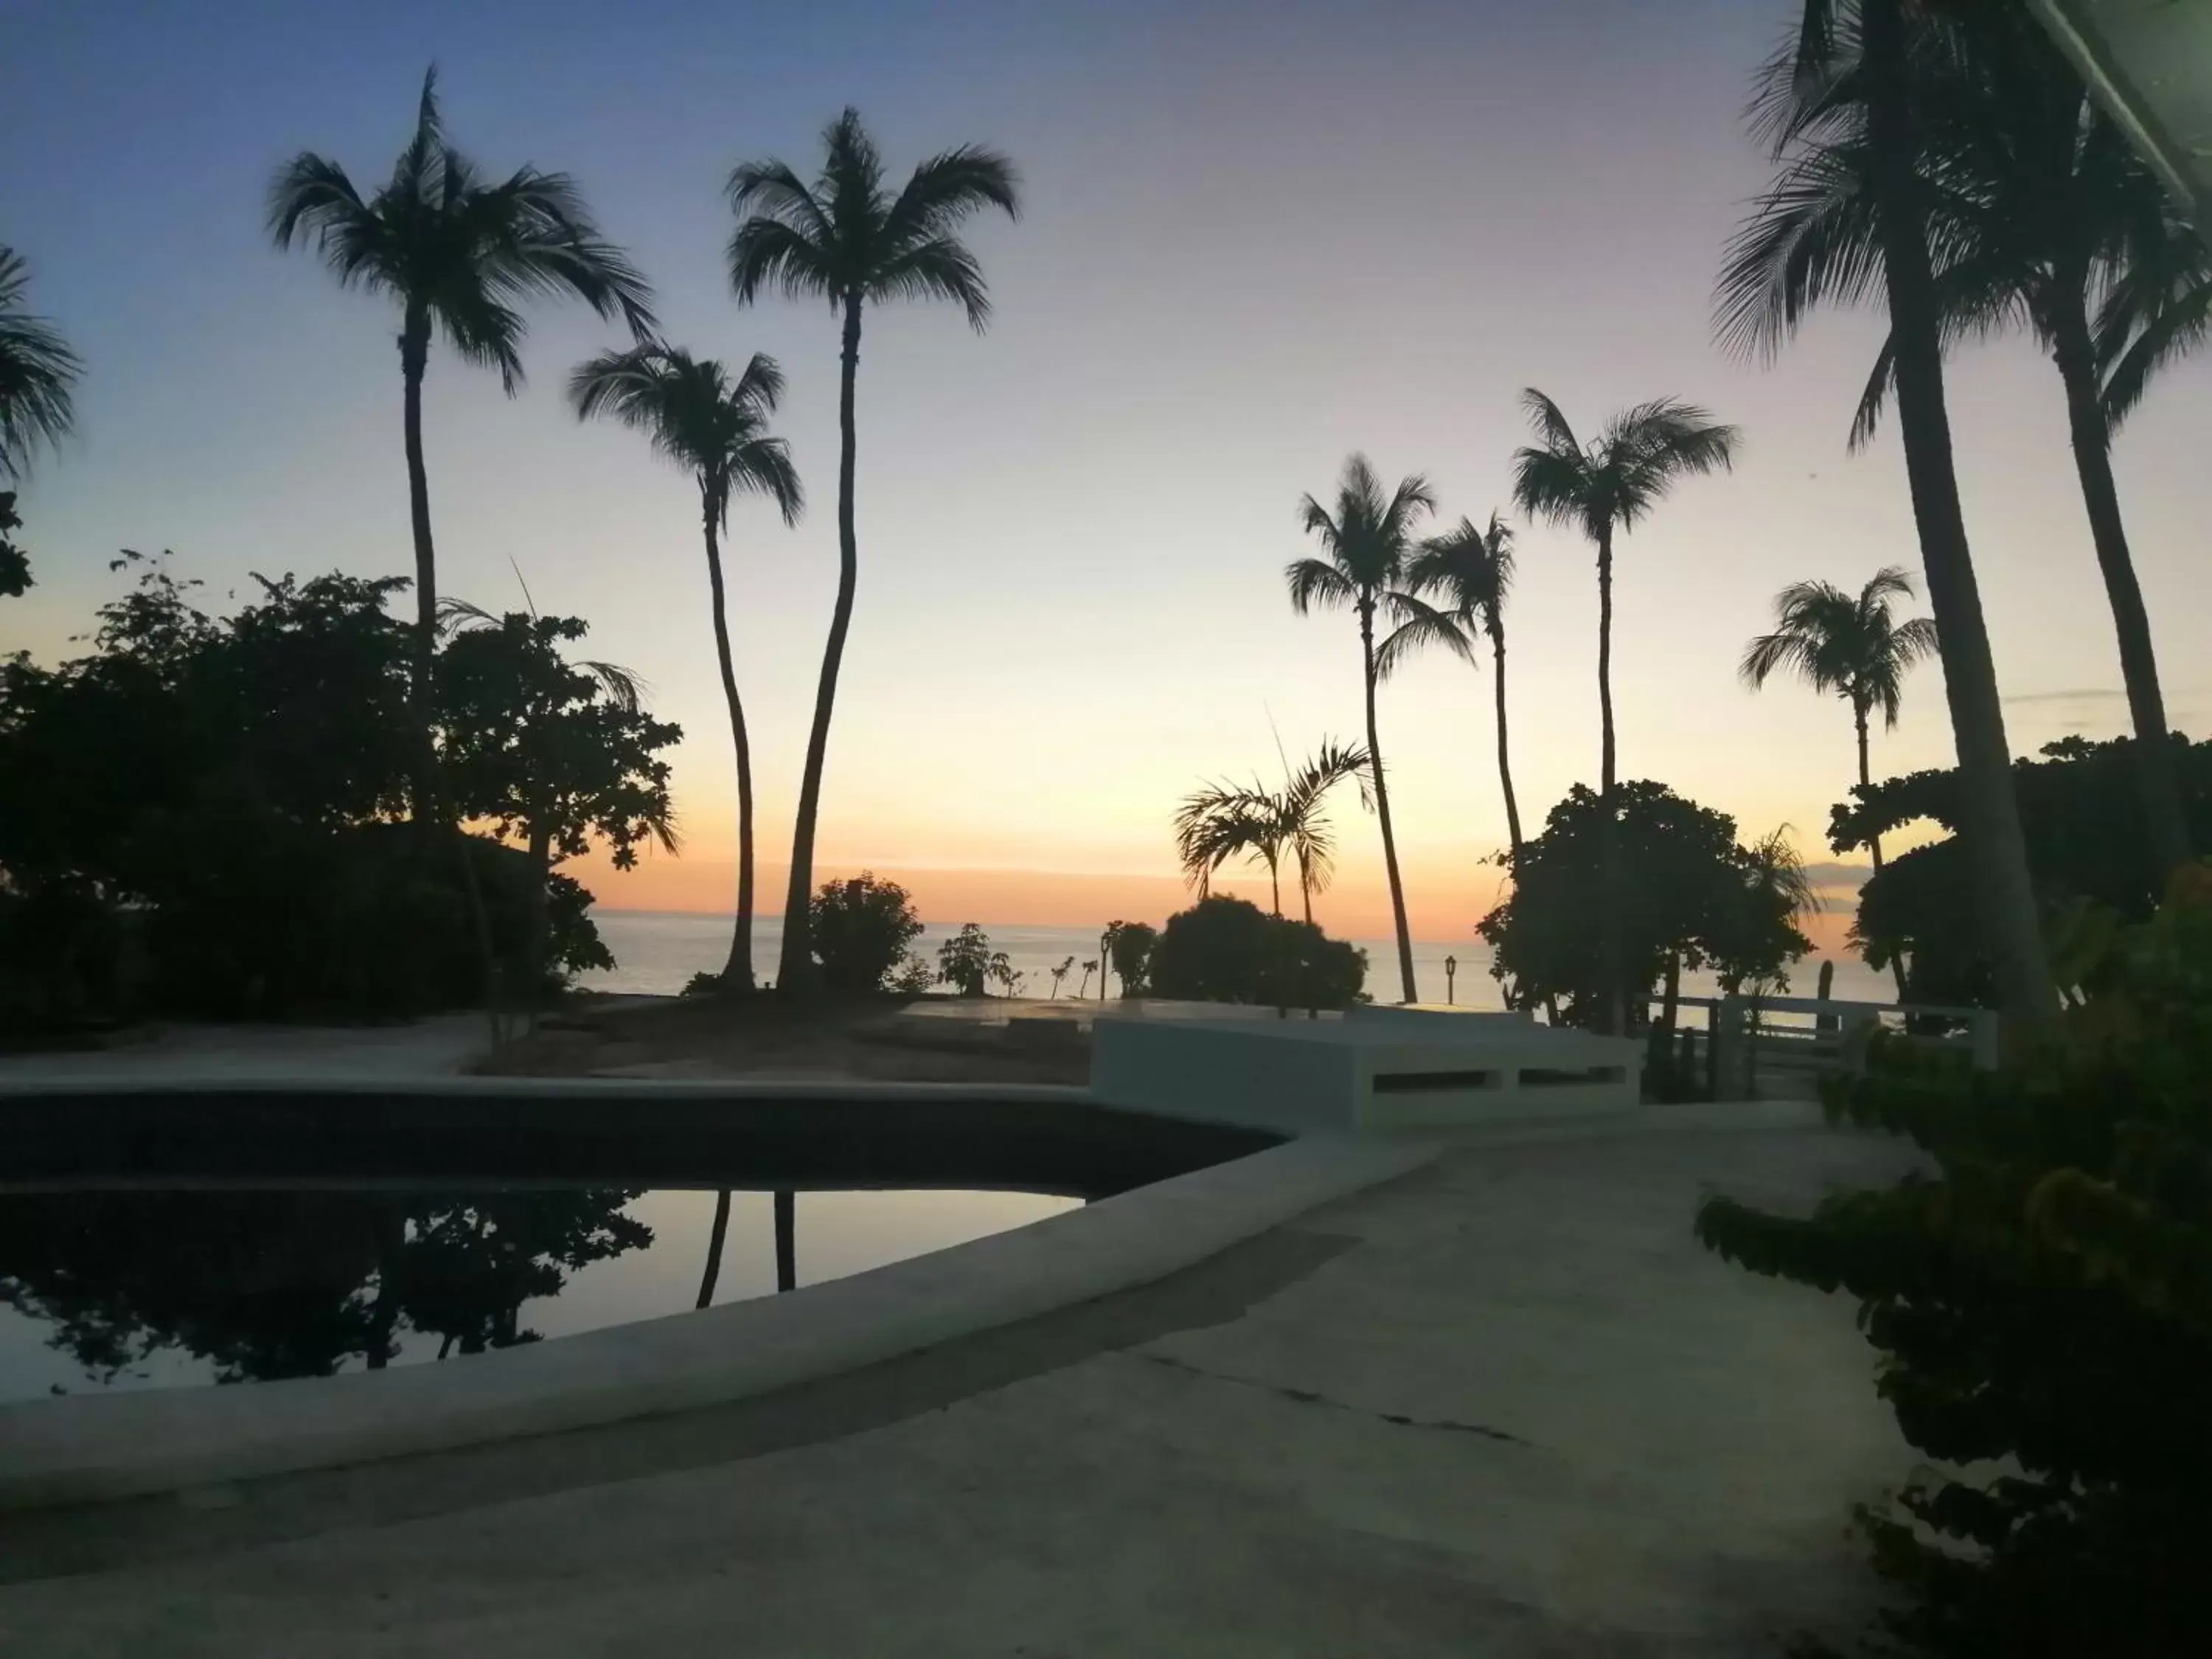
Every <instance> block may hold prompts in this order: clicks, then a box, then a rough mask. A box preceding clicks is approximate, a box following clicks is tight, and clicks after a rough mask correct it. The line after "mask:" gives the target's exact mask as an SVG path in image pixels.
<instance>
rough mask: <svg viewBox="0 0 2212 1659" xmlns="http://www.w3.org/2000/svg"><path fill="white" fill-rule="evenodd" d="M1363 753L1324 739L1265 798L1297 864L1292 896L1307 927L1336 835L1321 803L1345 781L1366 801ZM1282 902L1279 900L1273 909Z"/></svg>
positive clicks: (1329, 868) (1368, 802) (1276, 828)
mask: <svg viewBox="0 0 2212 1659" xmlns="http://www.w3.org/2000/svg"><path fill="white" fill-rule="evenodd" d="M1369 769H1370V762H1369V757H1368V753H1367V751H1366V750H1364V749H1362V748H1359V747H1358V745H1356V744H1351V745H1347V744H1340V743H1337V742H1335V741H1334V739H1331V738H1322V745H1321V747H1320V748H1319V749H1317V750H1315V751H1314V753H1313V755H1312V756H1311V757H1310V758H1309V759H1308V760H1307V762H1306V763H1305V764H1304V765H1303V766H1301V767H1300V768H1298V769H1297V771H1295V772H1293V773H1291V775H1290V776H1289V777H1288V778H1287V779H1285V781H1284V783H1283V788H1282V793H1279V794H1277V795H1273V796H1270V797H1269V798H1268V803H1267V804H1268V805H1269V807H1270V809H1271V812H1270V816H1271V817H1272V818H1273V827H1274V831H1275V834H1276V836H1277V838H1278V841H1279V844H1280V845H1281V846H1282V847H1284V848H1286V849H1287V850H1288V851H1289V853H1290V855H1291V858H1293V859H1294V860H1297V866H1298V899H1299V902H1300V903H1301V904H1302V905H1303V907H1304V912H1305V920H1306V926H1307V927H1312V926H1313V896H1314V895H1315V894H1316V893H1319V892H1323V891H1325V890H1327V889H1328V881H1329V876H1330V874H1331V872H1332V870H1333V867H1334V862H1335V856H1336V835H1335V832H1334V830H1333V829H1331V828H1330V827H1329V822H1328V818H1327V817H1325V816H1324V815H1323V813H1322V807H1323V805H1325V804H1326V803H1327V801H1328V793H1329V791H1331V790H1332V789H1334V788H1335V787H1336V786H1337V785H1338V784H1340V783H1343V782H1346V781H1357V782H1358V785H1359V799H1360V804H1361V805H1372V804H1373V803H1372V800H1371V799H1370V796H1369V794H1368V793H1367V777H1368V772H1369ZM1282 909H1283V907H1282V905H1281V903H1280V902H1278V903H1277V904H1276V906H1275V914H1276V915H1281V914H1282Z"/></svg>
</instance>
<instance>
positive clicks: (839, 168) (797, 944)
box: [729, 109, 1020, 992]
mask: <svg viewBox="0 0 2212 1659" xmlns="http://www.w3.org/2000/svg"><path fill="white" fill-rule="evenodd" d="M822 143H823V163H822V171H821V173H819V175H818V176H817V178H816V179H815V182H814V183H813V184H812V185H807V184H806V183H805V181H804V180H803V179H800V178H799V175H798V174H797V173H794V172H793V170H792V169H791V167H789V166H788V165H787V164H786V163H784V162H782V161H775V160H769V161H746V162H743V163H740V164H739V165H738V167H737V168H736V169H735V170H734V171H733V172H732V173H731V174H730V183H729V197H730V206H731V208H732V210H734V211H735V212H736V214H737V216H738V227H737V229H736V231H735V232H734V233H733V234H732V235H731V237H730V247H729V264H730V285H731V287H732V289H733V290H734V291H735V293H736V295H737V298H738V304H740V305H750V304H751V303H752V301H753V300H754V299H755V298H756V297H757V295H759V294H760V292H761V290H762V289H775V288H780V289H782V290H783V291H784V293H786V294H787V295H790V296H791V297H792V298H793V299H799V298H810V297H811V298H820V299H823V300H827V301H829V305H830V307H831V308H832V309H833V310H834V311H835V312H836V313H838V315H839V317H840V319H841V326H842V350H841V354H840V357H839V363H840V376H839V382H838V396H837V428H838V433H839V435H840V450H839V454H838V461H837V602H836V608H835V609H834V610H833V611H831V613H830V621H829V643H828V645H827V646H826V647H825V648H824V649H823V654H822V678H821V683H820V684H819V686H818V687H817V690H816V694H815V700H814V723H813V726H812V728H811V731H810V732H809V733H808V736H807V742H806V765H805V772H804V773H803V774H802V775H801V777H800V781H799V814H798V825H797V828H796V830H795V831H794V833H793V837H792V851H791V896H790V899H789V901H788V902H787V903H786V905H785V906H784V930H783V959H782V962H781V965H780V966H779V967H778V969H777V971H776V982H777V984H778V985H779V986H780V987H782V988H783V989H785V990H787V991H792V992H803V991H805V989H807V988H808V986H809V982H810V981H811V978H812V969H813V960H812V957H811V955H810V954H809V949H808V941H807V935H806V923H805V917H806V913H807V911H806V891H807V888H808V886H809V885H810V884H811V883H812V881H813V879H814V831H815V822H816V819H817V816H818V814H819V812H820V810H821V802H822V768H823V759H824V757H825V756H826V755H827V753H828V750H829V716H830V710H831V708H832V705H833V704H834V703H835V702H836V696H837V671H838V668H839V665H841V664H842V662H843V660H844V655H845V635H846V633H847V630H848V629H850V627H851V626H852V620H853V589H854V581H855V579H856V577H857V575H858V573H859V568H860V553H859V548H858V544H857V542H856V540H855V537H854V527H853V478H854V459H855V458H854V448H855V438H854V382H855V380H856V378H857V377H858V375H859V373H860V314H861V311H862V308H863V307H866V306H867V305H870V304H875V305H882V304H884V303H886V302H888V301H894V300H950V301H952V302H953V303H955V304H956V305H957V306H959V307H961V309H962V310H963V311H964V312H966V313H967V314H968V321H969V324H970V325H972V326H973V327H974V328H975V330H976V331H978V332H979V333H980V332H981V331H982V329H983V328H984V326H985V325H987V323H988V322H989V320H990V316H991V302H990V295H989V293H988V291H987V289H986V287H985V285H984V282H983V269H982V266H981V264H978V263H977V261H976V258H975V255H974V254H973V253H972V252H969V249H968V247H967V246H966V244H964V243H963V242H962V241H961V240H960V239H959V238H958V236H957V235H956V234H954V233H955V232H956V231H957V229H958V228H959V227H960V225H961V224H962V223H963V222H964V221H966V220H968V219H969V218H972V217H973V216H975V215H976V214H978V213H980V212H982V211H983V210H986V209H987V208H998V209H1000V210H1001V211H1003V212H1004V213H1005V214H1006V216H1007V217H1008V218H1014V217H1016V216H1018V214H1019V212H1020V199H1019V195H1018V186H1017V185H1016V181H1015V177H1014V169H1013V167H1012V163H1011V162H1009V161H1007V160H1006V157H1005V156H1003V155H1000V154H999V153H998V152H997V151H995V150H993V149H986V148H984V147H982V146H980V145H975V144H963V145H962V146H961V147H960V148H958V149H950V150H946V151H945V152H944V153H943V154H941V155H933V156H932V157H931V158H930V159H929V160H927V161H924V162H922V163H921V166H919V167H916V168H915V170H914V173H913V174H912V175H911V176H910V177H909V178H908V180H907V182H906V184H905V185H904V187H903V188H902V189H901V190H900V191H899V192H898V194H897V195H896V196H892V195H890V194H889V193H888V192H887V191H885V189H884V177H883V172H884V168H883V156H882V154H881V152H879V151H878V149H877V148H876V144H875V141H874V140H873V139H872V138H871V137H869V136H868V133H867V131H866V129H865V128H864V127H862V126H861V125H860V112H859V111H857V110H854V109H848V110H846V111H845V112H843V113H842V115H840V116H839V117H838V118H836V120H835V121H832V122H831V123H830V124H829V126H828V128H826V129H825V130H824V131H823V135H822ZM794 917H796V918H798V919H799V925H798V926H796V927H794V926H793V918H794Z"/></svg>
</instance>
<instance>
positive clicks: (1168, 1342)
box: [0, 1127, 1911, 1659]
mask: <svg viewBox="0 0 2212 1659" xmlns="http://www.w3.org/2000/svg"><path fill="white" fill-rule="evenodd" d="M1899 1161H1900V1160H1899V1151H1898V1149H1897V1148H1896V1146H1894V1145H1893V1144H1891V1143H1887V1142H1882V1141H1875V1140H1869V1139H1862V1138H1857V1137H1847V1136H1844V1135H1840V1134H1837V1133H1832V1132H1829V1131H1826V1130H1820V1129H1814V1128H1805V1127H1794V1128H1775V1127H1769V1128H1760V1129H1736V1130H1729V1131H1714V1130H1692V1129H1669V1130H1665V1131H1662V1132H1659V1133H1626V1132H1612V1133H1604V1134H1599V1135H1595V1136H1591V1137H1585V1138H1579V1139H1559V1140H1555V1141H1552V1142H1547V1143H1543V1144H1535V1145H1493V1146H1468V1147H1466V1148H1464V1149H1462V1150H1461V1151H1458V1152H1454V1153H1452V1154H1450V1155H1449V1157H1448V1158H1446V1159H1445V1160H1444V1161H1443V1162H1442V1163H1441V1164H1437V1165H1435V1166H1433V1167H1431V1168H1430V1169H1428V1170H1423V1171H1421V1172H1419V1173H1417V1174H1415V1175H1413V1176H1407V1177H1406V1178H1405V1179H1403V1180H1401V1181H1400V1182H1395V1183H1393V1184H1391V1185H1389V1186H1387V1187H1383V1188H1376V1189H1373V1190H1371V1191H1370V1192H1367V1193H1364V1194H1358V1195H1357V1196H1355V1197H1353V1198H1351V1199H1347V1200H1342V1201H1340V1202H1338V1203H1335V1204H1333V1205H1330V1206H1325V1207H1323V1208H1322V1209H1320V1210H1316V1211H1314V1212H1310V1213H1309V1214H1307V1215H1306V1216H1304V1217H1302V1218H1299V1219H1298V1220H1297V1221H1296V1222H1294V1223H1292V1224H1291V1225H1287V1226H1284V1227H1280V1228H1278V1229H1275V1230H1274V1231H1271V1232H1268V1233H1266V1234H1263V1235H1261V1236H1260V1237H1257V1238H1255V1239H1254V1240H1252V1241H1250V1242H1249V1243H1246V1244H1243V1245H1240V1246H1237V1247H1236V1248H1235V1249H1231V1250H1230V1251H1228V1252H1226V1253H1225V1254H1224V1255H1219V1256H1217V1257H1215V1258H1213V1259H1212V1260H1211V1261H1208V1262H1206V1263H1203V1264H1200V1266H1198V1267H1194V1268H1192V1269H1190V1270H1188V1271H1186V1272H1185V1273H1180V1274H1177V1275H1176V1276H1175V1277H1174V1278H1171V1279H1166V1280H1164V1281H1162V1282H1160V1283H1158V1284H1157V1285H1151V1286H1148V1287H1145V1288H1142V1289H1139V1290H1134V1291H1127V1292H1124V1293H1122V1294H1121V1295H1118V1296H1115V1297H1107V1298H1104V1299H1103V1300H1101V1301H1098V1302H1094V1303H1090V1304H1085V1305H1083V1306H1080V1307H1076V1308H1071V1309H1067V1310H1062V1311H1061V1312H1060V1313H1057V1314H1054V1315H1050V1316H1047V1317H1045V1318H1042V1319H1039V1320H1035V1321H1030V1322H1026V1323H1024V1324H1021V1325H1017V1326H1013V1327H1009V1328H1004V1329H1001V1330H999V1331H994V1332H987V1333H984V1334H980V1335H977V1336H975V1337H971V1338H967V1339H963V1340H961V1341H958V1342H954V1343H950V1344H947V1345H945V1346H943V1347H940V1348H938V1349H934V1350H932V1351H930V1352H926V1353H923V1354H919V1355H914V1356H909V1357H908V1358H902V1359H898V1360H893V1361H890V1362H888V1363H886V1364H881V1365H878V1366H874V1367H871V1368H869V1369H868V1370H863V1371H860V1372H855V1373H854V1374H852V1375H850V1376H846V1377H842V1378H837V1379H833V1380H831V1381H829V1382H826V1383H816V1384H811V1385H809V1386H807V1387H805V1388H802V1389H793V1390H791V1391H789V1392H787V1394H785V1395H771V1396H769V1397H767V1398H765V1399H762V1400H756V1401H748V1402H744V1403H741V1404H738V1405H735V1406H732V1407H724V1408H720V1409H718V1410H715V1411H712V1412H705V1413H695V1414H690V1415H685V1416H680V1417H671V1418H665V1419H658V1420H653V1421H647V1422H641V1423H633V1424H629V1425H620V1426H617V1427H613V1428H609V1429H605V1430H601V1431H591V1432H588V1433H580V1434H572V1435H565V1436H558V1437H549V1438H545V1439H542V1440H538V1441H524V1442H518V1443H508V1444H506V1445H501V1446H496V1447H489V1448H483V1449H479V1450H477V1451H472V1452H464V1453H455V1454H449V1455H441V1456H437V1457H428V1458H422V1459H418V1460H410V1461H406V1462H394V1463H387V1464H383V1465H379V1466H371V1467H368V1468H362V1469H359V1470H355V1471H350V1472H346V1471H340V1472H335V1473H331V1474H319V1475H304V1476H298V1477H292V1478H289V1479H287V1480H276V1481H270V1482H263V1483H257V1484H254V1485H252V1486H245V1487H240V1488H230V1489H224V1490H222V1491H216V1492H200V1493H195V1494H188V1495H187V1496H186V1497H185V1498H183V1499H182V1500H179V1499H174V1498H172V1499H167V1500H162V1501H159V1502H152V1501H149V1502H147V1503H144V1504H135V1505H130V1506H121V1507H116V1508H111V1509H107V1510H86V1511H79V1512H76V1513H63V1514H48V1515H44V1516H38V1515H19V1516H9V1517H8V1518H7V1522H6V1524H5V1525H4V1526H0V1580H5V1581H8V1582H6V1583H5V1584H4V1586H0V1649H4V1650H7V1651H11V1652H15V1651H20V1652H22V1653H26V1654H30V1653H36V1654H38V1655H40V1656H41V1659H71V1656H94V1655H98V1656H108V1655H112V1654H118V1653H131V1654H134V1655H144V1656H164V1655H192V1656H197V1655H208V1656H214V1655H223V1656H271V1659H279V1656H281V1659H292V1656H296V1655H300V1654H309V1653H312V1654H317V1655H323V1656H351V1655H377V1656H384V1655H401V1654H406V1655H423V1654H453V1655H466V1656H471V1659H507V1656H532V1659H538V1656H544V1655H549V1654H559V1655H564V1656H566V1655H577V1656H597V1655H607V1656H615V1655H623V1656H627V1655H634V1654H649V1653H690V1652H707V1651H715V1652H721V1651H734V1652H739V1653H744V1654H746V1655H748V1656H774V1655H860V1654H866V1655H871V1656H908V1655H911V1656H938V1655H944V1656H963V1659H972V1656H996V1655H1024V1656H1032V1659H1043V1656H1060V1659H1074V1656H1110V1655H1129V1656H1147V1659H1150V1656H1182V1655H1190V1656H1200V1655H1204V1656H1238V1659H1243V1656H1253V1659H1258V1656H1281V1655H1291V1656H1304V1655H1312V1656H1333V1659H1334V1656H1344V1659H1391V1656H1401V1655H1407V1656H1410V1655H1424V1656H1426V1655H1439V1654H1449V1655H1470V1656H1472V1655H1485V1656H1498V1659H1523V1656H1527V1659H1535V1656H1570V1655H1573V1656H1583V1655H1595V1656H1613V1659H1629V1656H1634V1659H1644V1656H1668V1659H1677V1656H1679V1659H1689V1656H1692V1655H1694V1656H1697V1659H1730V1656H1739V1655H1741V1656H1752V1655H1760V1656H1766V1655H1771V1654H1772V1653H1773V1652H1775V1651H1777V1646H1776V1643H1777V1638H1778V1637H1779V1636H1781V1635H1784V1634H1786V1633H1788V1632H1793V1631H1796V1630H1799V1629H1802V1628H1805V1627H1808V1626H1811V1627H1815V1628H1819V1627H1826V1628H1829V1629H1831V1630H1833V1629H1837V1628H1838V1627H1847V1626H1850V1624H1852V1623H1853V1622H1855V1621H1856V1620H1857V1619H1858V1618H1860V1617H1861V1616H1863V1613H1864V1611H1865V1601H1864V1598H1865V1596H1866V1594H1867V1586H1868V1582H1869V1581H1868V1577H1867V1575H1866V1573H1865V1571H1864V1570H1863V1565H1862V1564H1861V1563H1860V1561H1859V1559H1858V1556H1857V1552H1856V1550H1855V1548H1854V1547H1853V1546H1852V1544H1851V1542H1850V1540H1849V1538H1848V1536H1847V1534H1846V1533H1845V1530H1844V1526H1845V1516H1846V1510H1847V1508H1848V1506H1849V1505H1850V1504H1851V1502H1852V1501H1853V1500H1855V1499H1857V1498H1866V1497H1869V1496H1872V1495H1874V1494H1875V1492H1878V1491H1879V1490H1880V1489H1881V1487H1882V1486H1885V1485H1887V1484H1892V1483H1894V1482H1895V1481H1897V1480H1899V1479H1900V1478H1901V1477H1902V1476H1904V1475H1905V1474H1906V1473H1907V1472H1908V1470H1909V1468H1910V1467H1911V1455H1910V1454H1909V1453H1908V1451H1907V1449H1906V1448H1905V1446H1904V1445H1903V1443H1901V1442H1900V1441H1899V1438H1898V1436H1897V1434H1896V1431H1895V1429H1894V1426H1893V1424H1892V1422H1891V1420H1890V1419H1889V1417H1888V1414H1887V1412H1886V1411H1885V1410H1884V1409H1883V1408H1882V1407H1881V1405H1880V1404H1879V1402H1878V1401H1876V1399H1875V1395H1874V1391H1873V1388H1872V1356H1871V1354H1870V1352H1869V1349H1868V1348H1867V1347H1866V1346H1865V1344H1864V1343H1863V1341H1862V1340H1860V1339H1859V1337H1858V1336H1857V1334H1856V1332H1855V1331H1854V1329H1853V1328H1852V1323H1851V1317H1850V1314H1851V1310H1850V1306H1849V1305H1848V1304H1845V1303H1844V1302H1841V1301H1839V1300H1837V1299H1835V1298H1824V1297H1820V1296H1818V1295H1815V1294H1813V1293H1810V1292H1808V1291H1803V1290H1802V1289H1799V1288H1797V1287H1794V1286H1790V1285H1782V1284H1779V1283H1776V1282H1773V1281H1770V1280H1766V1279H1758V1278H1755V1277H1753V1276H1752V1275H1749V1274H1747V1273H1741V1272H1740V1271H1737V1270H1735V1269H1732V1268H1730V1267H1727V1266H1725V1265H1724V1264H1723V1263H1721V1262H1720V1261H1717V1260H1716V1259H1714V1258H1713V1257H1711V1256H1710V1255H1707V1254H1706V1253H1705V1251H1703V1250H1702V1249H1699V1246H1698V1245H1697V1243H1695V1241H1694V1240H1693V1239H1692V1237H1691V1232H1690V1222H1691V1217H1692V1212H1693V1210H1694V1207H1695V1206H1696V1203H1697V1201H1698V1199H1699V1195H1700V1194H1701V1193H1704V1192H1706V1191H1710V1190H1714V1189H1719V1190H1724V1191H1728V1192H1730V1193H1732V1194H1736V1195H1738V1196H1741V1197H1745V1198H1747V1199H1752V1200H1759V1201H1764V1202H1768V1203H1779V1204H1787V1205H1790V1206H1806V1205H1809V1204H1810V1203H1811V1202H1812V1201H1813V1200H1814V1199H1815V1198H1816V1197H1817V1196H1818V1195H1819V1194H1820V1193H1822V1192H1823V1191H1825V1190H1827V1189H1829V1188H1831V1187H1832V1186H1833V1185H1835V1184H1838V1183H1839V1182H1850V1183H1857V1182H1864V1181H1867V1180H1869V1179H1879V1178H1884V1177H1886V1176H1889V1175H1891V1174H1893V1173H1894V1171H1895V1170H1897V1168H1898V1167H1899Z"/></svg>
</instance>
